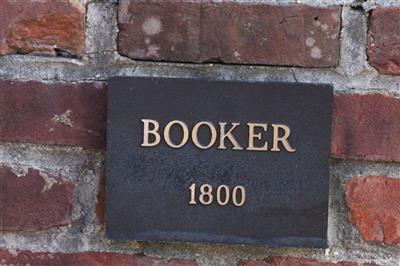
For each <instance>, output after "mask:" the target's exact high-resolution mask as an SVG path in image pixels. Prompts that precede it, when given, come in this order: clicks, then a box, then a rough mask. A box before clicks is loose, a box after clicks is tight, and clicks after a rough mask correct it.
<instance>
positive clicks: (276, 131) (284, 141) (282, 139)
mask: <svg viewBox="0 0 400 266" xmlns="http://www.w3.org/2000/svg"><path fill="white" fill-rule="evenodd" d="M272 128H273V129H274V140H273V144H272V149H271V151H281V150H280V149H279V147H278V143H279V142H281V143H282V144H283V146H284V147H285V149H286V150H287V151H288V152H294V151H295V149H293V148H292V147H291V146H290V144H289V142H288V140H287V139H288V138H289V135H290V128H289V127H288V126H285V125H279V124H272ZM280 128H281V129H283V131H284V132H285V133H284V135H283V136H282V137H279V136H278V135H279V129H280Z"/></svg>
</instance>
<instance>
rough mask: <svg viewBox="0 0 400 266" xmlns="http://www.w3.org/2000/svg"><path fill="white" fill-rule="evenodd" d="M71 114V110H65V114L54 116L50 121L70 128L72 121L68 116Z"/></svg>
mask: <svg viewBox="0 0 400 266" xmlns="http://www.w3.org/2000/svg"><path fill="white" fill-rule="evenodd" d="M71 113H72V111H71V110H67V111H65V113H63V114H61V115H54V116H53V118H52V119H51V121H52V122H53V123H61V124H64V125H66V126H69V127H72V126H73V125H72V121H71V119H70V118H69V116H70V114H71Z"/></svg>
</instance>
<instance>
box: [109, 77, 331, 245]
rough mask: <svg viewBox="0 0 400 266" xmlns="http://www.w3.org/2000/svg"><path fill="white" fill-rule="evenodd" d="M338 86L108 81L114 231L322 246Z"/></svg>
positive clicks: (152, 237)
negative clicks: (333, 91) (334, 102)
mask: <svg viewBox="0 0 400 266" xmlns="http://www.w3.org/2000/svg"><path fill="white" fill-rule="evenodd" d="M331 112H332V87H331V86H329V85H316V84H297V83H268V82H266V83H263V82H257V83H255V82H254V83H253V82H224V81H206V80H193V79H167V78H112V79H110V80H109V87H108V129H107V166H106V167H107V176H106V236H107V238H109V239H117V240H123V239H132V240H144V241H184V242H210V243H211V242H212V243H240V244H265V245H272V246H296V247H325V245H326V237H327V236H326V233H327V216H328V180H329V172H328V170H329V169H328V168H329V152H330V150H329V149H330V137H331Z"/></svg>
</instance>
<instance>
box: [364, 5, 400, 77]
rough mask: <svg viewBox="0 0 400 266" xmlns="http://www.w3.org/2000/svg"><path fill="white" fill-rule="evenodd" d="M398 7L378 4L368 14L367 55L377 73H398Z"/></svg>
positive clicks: (399, 65) (399, 56)
mask: <svg viewBox="0 0 400 266" xmlns="http://www.w3.org/2000/svg"><path fill="white" fill-rule="evenodd" d="M399 20H400V7H381V6H378V7H377V8H376V9H374V10H373V11H372V14H371V16H370V29H369V40H368V57H369V62H370V64H371V65H372V66H373V67H375V68H376V69H377V70H378V72H379V73H382V74H392V75H400V27H399V25H398V21H399Z"/></svg>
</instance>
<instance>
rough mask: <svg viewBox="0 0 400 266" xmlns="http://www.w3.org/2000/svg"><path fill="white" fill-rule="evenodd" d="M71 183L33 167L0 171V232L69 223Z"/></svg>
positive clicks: (72, 190)
mask: <svg viewBox="0 0 400 266" xmlns="http://www.w3.org/2000/svg"><path fill="white" fill-rule="evenodd" d="M73 193H74V184H73V183H71V182H68V181H63V180H62V179H61V178H60V177H58V176H55V175H52V174H50V173H47V172H44V171H40V170H37V169H33V168H25V169H21V170H19V171H18V170H14V169H12V168H9V167H1V168H0V203H1V204H0V231H37V230H43V229H47V228H51V227H55V226H60V225H66V224H69V222H70V220H71V208H72V199H73Z"/></svg>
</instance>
